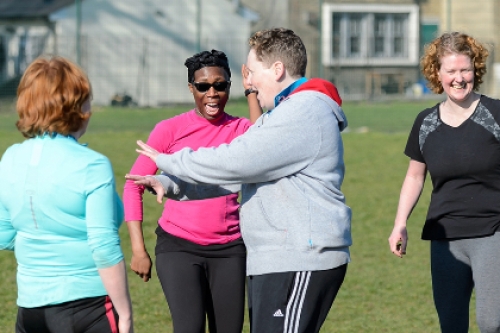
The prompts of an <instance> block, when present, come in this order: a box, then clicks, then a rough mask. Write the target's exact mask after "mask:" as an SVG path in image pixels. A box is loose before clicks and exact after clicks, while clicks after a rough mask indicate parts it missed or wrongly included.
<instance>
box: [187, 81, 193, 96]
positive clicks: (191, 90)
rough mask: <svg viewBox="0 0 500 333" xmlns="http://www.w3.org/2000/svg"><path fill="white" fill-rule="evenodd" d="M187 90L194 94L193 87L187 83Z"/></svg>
mask: <svg viewBox="0 0 500 333" xmlns="http://www.w3.org/2000/svg"><path fill="white" fill-rule="evenodd" d="M188 88H189V91H190V92H191V94H194V87H193V85H192V84H191V83H188Z"/></svg>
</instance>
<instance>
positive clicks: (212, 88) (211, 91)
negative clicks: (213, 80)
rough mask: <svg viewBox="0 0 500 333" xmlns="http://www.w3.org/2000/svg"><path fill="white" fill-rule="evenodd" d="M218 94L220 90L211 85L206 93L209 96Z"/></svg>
mask: <svg viewBox="0 0 500 333" xmlns="http://www.w3.org/2000/svg"><path fill="white" fill-rule="evenodd" d="M218 94H219V92H218V91H217V90H215V88H214V86H211V87H210V89H208V90H207V93H206V95H207V96H216V95H218Z"/></svg>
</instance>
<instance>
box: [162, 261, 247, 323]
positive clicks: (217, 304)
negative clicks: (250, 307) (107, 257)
mask: <svg viewBox="0 0 500 333" xmlns="http://www.w3.org/2000/svg"><path fill="white" fill-rule="evenodd" d="M245 260H246V259H245V258H244V257H241V256H235V257H229V258H207V257H203V256H199V255H195V254H191V253H187V252H163V253H157V254H156V271H157V273H158V278H159V280H160V283H161V286H162V288H163V292H164V293H165V297H166V299H167V303H168V305H169V308H170V313H171V315H172V323H173V327H174V333H204V332H205V325H206V324H205V317H208V327H209V331H210V333H240V332H241V330H242V327H243V319H244V303H245V268H246V264H245Z"/></svg>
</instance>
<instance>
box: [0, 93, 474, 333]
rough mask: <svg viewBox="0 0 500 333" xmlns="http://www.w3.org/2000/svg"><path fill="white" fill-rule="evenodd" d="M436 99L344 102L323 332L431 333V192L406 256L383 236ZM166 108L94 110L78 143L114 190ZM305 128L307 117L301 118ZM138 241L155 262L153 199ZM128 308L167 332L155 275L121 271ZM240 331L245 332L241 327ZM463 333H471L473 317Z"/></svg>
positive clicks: (6, 290)
mask: <svg viewBox="0 0 500 333" xmlns="http://www.w3.org/2000/svg"><path fill="white" fill-rule="evenodd" d="M435 103H436V102H435V101H424V102H387V103H376V104H366V103H345V104H344V106H343V108H344V110H345V112H346V114H347V117H348V120H349V131H347V132H346V133H344V134H343V138H344V144H345V162H346V177H345V182H344V186H343V191H344V193H345V195H346V198H347V204H348V205H349V206H351V208H352V210H353V220H352V232H353V239H354V244H353V246H352V248H351V253H352V263H351V264H350V265H349V268H348V273H347V277H346V280H345V283H344V285H343V287H342V288H341V290H340V293H339V295H338V298H337V300H336V302H335V304H334V306H333V308H332V310H331V312H330V314H329V316H328V318H327V321H326V323H325V325H324V328H323V330H322V332H323V333H327V332H328V333H329V332H346V333H347V332H349V333H354V332H356V333H358V332H374V333H381V332H394V331H398V332H404V333H423V332H438V331H439V327H438V322H437V316H436V314H435V311H434V306H433V302H432V295H431V283H430V273H429V259H428V257H429V255H428V243H427V242H424V241H421V240H420V239H419V238H420V230H421V227H422V224H423V221H424V218H425V213H426V210H427V204H428V202H429V194H430V191H429V186H426V189H425V191H424V193H423V195H422V197H421V200H420V203H419V205H418V206H417V207H416V209H415V210H414V212H413V215H412V218H411V219H410V221H409V234H410V238H411V240H410V243H409V247H408V255H407V256H406V257H405V258H404V259H399V258H397V257H395V256H394V255H392V254H391V253H390V251H389V248H388V245H387V237H388V236H389V234H390V232H391V230H392V223H393V219H394V215H395V210H396V205H397V201H398V196H399V190H400V186H401V183H402V180H403V177H404V175H405V172H406V167H407V163H408V159H407V158H406V157H405V156H404V154H403V150H404V146H405V143H406V138H407V135H408V132H409V130H410V127H411V125H412V123H413V119H414V118H415V116H416V114H417V113H418V112H419V111H420V110H422V109H424V108H426V107H429V106H432V105H433V104H435ZM186 110H187V108H186V107H176V108H168V109H146V110H134V109H111V108H95V109H94V115H93V116H92V120H91V123H90V127H89V130H88V133H87V134H86V135H85V136H84V137H83V138H82V140H81V141H82V142H88V143H89V146H90V147H91V148H93V149H95V150H97V151H100V152H102V153H104V154H105V155H106V156H108V157H109V158H110V159H111V161H112V163H113V167H114V171H115V174H116V179H117V187H118V191H119V192H120V193H121V190H122V188H123V183H124V178H123V176H124V174H125V173H126V172H128V170H129V169H130V167H131V165H132V163H133V161H134V160H135V158H136V153H135V151H134V149H135V146H136V144H135V141H136V140H137V139H142V140H145V139H146V138H147V136H148V133H149V131H150V130H151V129H152V127H153V126H154V124H155V123H156V122H158V121H159V120H161V119H164V118H168V117H171V116H173V115H175V114H177V113H179V112H183V111H186ZM227 111H228V112H229V113H232V114H236V115H242V116H244V115H246V105H245V104H244V103H243V102H241V101H232V102H230V104H229V107H228V108H227ZM15 120H16V117H15V114H13V113H12V112H0V152H3V151H4V150H5V148H7V147H8V146H9V145H11V144H12V143H15V142H19V141H21V140H22V136H21V135H20V134H19V133H18V132H16V130H15V127H14V123H15ZM305 121H306V120H305ZM145 206H146V207H145V212H146V216H145V224H144V227H145V234H146V241H147V245H148V248H149V250H150V252H151V254H152V255H153V252H154V251H153V249H154V241H155V234H154V228H155V224H156V220H157V218H158V216H159V214H160V210H161V207H160V206H159V205H157V204H156V202H155V201H154V198H153V197H152V196H151V197H150V198H147V197H146V200H145ZM121 235H122V240H123V249H124V252H125V255H126V257H127V258H130V243H129V239H128V235H127V232H126V228H125V227H123V228H122V229H121ZM0 264H1V267H2V268H3V269H2V271H1V272H0V279H1V281H2V287H1V288H0V328H2V329H1V331H2V332H7V331H13V325H14V322H15V313H16V306H15V298H16V285H15V267H16V266H15V260H14V257H13V255H12V253H7V252H0ZM129 282H130V288H131V294H132V299H133V305H134V311H135V323H136V325H135V326H136V332H139V333H143V332H144V333H149V332H172V330H171V326H170V318H169V313H168V308H167V305H166V302H165V300H164V297H163V293H162V292H161V288H160V286H159V283H158V280H157V278H156V277H155V276H153V279H152V280H151V281H150V282H148V283H143V282H142V280H140V279H139V278H138V277H137V276H135V274H132V273H131V274H129ZM244 332H248V324H247V323H245V330H244ZM470 332H479V331H478V329H477V327H475V321H474V319H473V313H471V329H470Z"/></svg>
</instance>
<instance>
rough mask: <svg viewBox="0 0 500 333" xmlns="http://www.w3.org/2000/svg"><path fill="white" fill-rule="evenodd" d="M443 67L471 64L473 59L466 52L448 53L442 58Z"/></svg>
mask: <svg viewBox="0 0 500 333" xmlns="http://www.w3.org/2000/svg"><path fill="white" fill-rule="evenodd" d="M439 60H440V63H441V66H442V67H455V66H471V65H472V59H471V58H470V57H469V56H468V55H466V54H460V53H447V54H445V55H443V56H442V57H441V58H440V59H439Z"/></svg>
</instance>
